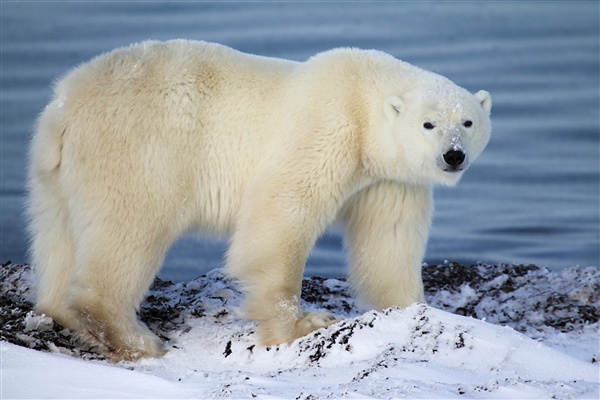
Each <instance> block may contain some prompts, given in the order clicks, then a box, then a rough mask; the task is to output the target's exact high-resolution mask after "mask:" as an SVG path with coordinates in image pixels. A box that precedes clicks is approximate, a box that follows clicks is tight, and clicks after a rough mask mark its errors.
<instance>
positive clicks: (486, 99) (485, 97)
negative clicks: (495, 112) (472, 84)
mask: <svg viewBox="0 0 600 400" xmlns="http://www.w3.org/2000/svg"><path fill="white" fill-rule="evenodd" d="M475 98H476V99H477V100H479V104H481V108H483V109H484V110H485V111H486V112H487V113H488V114H489V113H490V111H492V97H491V96H490V94H489V93H488V92H486V91H485V90H480V91H479V92H477V93H475Z"/></svg>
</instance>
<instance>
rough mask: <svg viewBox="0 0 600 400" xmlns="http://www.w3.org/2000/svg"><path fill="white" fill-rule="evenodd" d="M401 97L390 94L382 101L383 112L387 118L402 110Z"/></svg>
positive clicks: (393, 116)
mask: <svg viewBox="0 0 600 400" xmlns="http://www.w3.org/2000/svg"><path fill="white" fill-rule="evenodd" d="M402 104H403V102H402V98H401V97H400V96H390V97H388V98H387V99H385V102H384V103H383V112H384V113H385V115H386V116H387V118H388V119H390V120H391V119H394V118H395V117H397V116H398V115H399V114H400V112H401V110H402Z"/></svg>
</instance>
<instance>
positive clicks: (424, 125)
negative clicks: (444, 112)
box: [423, 122, 435, 131]
mask: <svg viewBox="0 0 600 400" xmlns="http://www.w3.org/2000/svg"><path fill="white" fill-rule="evenodd" d="M423 128H425V129H427V130H428V131H430V130H432V129H433V128H435V125H434V124H432V123H431V122H425V123H424V124H423Z"/></svg>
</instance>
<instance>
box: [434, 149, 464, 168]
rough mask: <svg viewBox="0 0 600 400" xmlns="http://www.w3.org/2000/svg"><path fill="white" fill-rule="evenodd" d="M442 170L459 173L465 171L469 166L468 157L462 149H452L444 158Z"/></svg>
mask: <svg viewBox="0 0 600 400" xmlns="http://www.w3.org/2000/svg"><path fill="white" fill-rule="evenodd" d="M442 159H443V163H441V164H443V165H441V168H442V169H443V170H444V171H446V172H459V171H463V170H465V169H466V168H467V167H468V165H469V160H468V159H467V155H466V154H465V152H464V151H463V150H462V149H451V150H448V151H447V152H445V153H444V154H443V156H442Z"/></svg>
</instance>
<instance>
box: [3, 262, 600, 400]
mask: <svg viewBox="0 0 600 400" xmlns="http://www.w3.org/2000/svg"><path fill="white" fill-rule="evenodd" d="M0 272H1V274H0V284H1V292H0V294H1V296H2V297H1V300H2V315H1V317H2V325H3V326H2V338H3V340H2V342H0V343H1V352H0V355H1V360H2V374H1V375H2V389H1V393H0V396H1V397H2V398H291V399H295V398H298V399H315V398H461V397H462V398H560V399H565V398H590V399H592V398H594V399H595V398H598V397H599V389H600V383H599V373H600V369H599V362H598V360H599V358H600V352H599V350H598V345H599V343H598V338H599V337H598V328H599V324H598V317H599V313H600V284H599V281H600V279H599V278H600V269H598V268H586V269H581V268H571V269H566V270H563V271H561V272H558V273H557V272H550V271H548V270H547V269H544V268H537V267H533V266H514V265H498V266H488V265H475V266H471V267H466V266H462V265H458V264H453V263H448V264H445V265H442V266H425V267H424V270H423V273H424V281H425V287H426V293H427V295H426V297H427V301H428V303H429V305H423V304H415V305H413V306H411V307H408V308H406V309H389V310H385V311H383V312H375V311H369V310H365V309H362V308H361V306H360V305H359V304H358V303H356V302H355V301H354V298H353V297H351V296H350V293H349V291H348V286H347V283H346V282H345V280H343V279H323V278H311V279H305V280H304V284H303V299H304V307H305V309H320V310H323V309H326V310H328V311H331V312H333V313H334V314H336V315H338V316H340V317H342V318H344V319H343V321H342V322H340V323H338V324H336V325H334V326H331V327H329V328H328V329H324V330H320V331H317V332H314V333H312V334H310V335H309V336H307V337H305V338H302V339H299V340H297V341H296V342H294V343H291V344H289V345H281V346H277V347H261V346H258V345H257V344H256V336H255V334H254V325H253V323H252V322H249V321H245V320H243V319H241V318H240V317H239V315H238V314H239V313H238V308H239V306H240V304H241V300H242V296H241V294H240V293H239V291H238V290H237V288H236V285H235V283H234V282H231V281H230V280H228V279H227V278H226V277H225V276H224V274H223V271H222V270H220V269H217V270H214V271H211V272H210V273H209V274H208V275H206V276H202V277H200V278H198V279H195V280H193V281H190V282H187V283H177V284H173V283H170V282H164V281H157V282H156V283H155V285H154V286H153V289H152V290H151V291H150V293H149V296H148V298H147V299H146V301H145V302H144V303H143V305H142V310H141V315H142V319H143V320H144V321H145V322H146V323H148V324H149V325H150V326H151V328H152V329H153V330H154V331H155V332H157V333H158V334H159V335H161V337H163V338H164V339H165V341H166V342H167V347H168V348H169V352H168V354H167V355H166V356H165V357H163V358H160V359H150V360H143V361H140V362H138V363H119V364H111V363H110V362H108V361H106V360H104V359H102V357H99V356H97V355H95V354H94V353H93V352H91V351H90V349H85V348H83V347H82V346H80V345H78V344H77V343H76V341H75V339H74V338H72V337H71V336H70V335H69V333H68V332H65V331H64V330H62V328H61V327H60V326H58V325H56V324H54V323H53V322H52V320H50V319H49V318H47V317H44V316H37V315H35V314H33V313H32V312H31V311H30V307H31V304H30V303H29V300H30V296H31V294H30V290H29V285H28V283H27V282H28V281H29V275H30V271H29V268H28V267H26V266H21V265H15V264H5V265H3V266H2V269H0ZM459 314H460V315H459ZM15 343H18V344H20V345H17V344H15ZM35 349H37V350H35Z"/></svg>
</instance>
